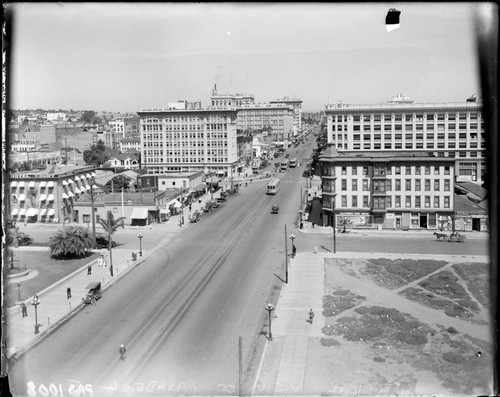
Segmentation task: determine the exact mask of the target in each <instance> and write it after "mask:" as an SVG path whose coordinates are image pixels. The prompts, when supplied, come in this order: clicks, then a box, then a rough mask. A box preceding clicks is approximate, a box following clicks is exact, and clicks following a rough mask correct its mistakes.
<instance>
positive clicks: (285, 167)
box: [280, 159, 290, 171]
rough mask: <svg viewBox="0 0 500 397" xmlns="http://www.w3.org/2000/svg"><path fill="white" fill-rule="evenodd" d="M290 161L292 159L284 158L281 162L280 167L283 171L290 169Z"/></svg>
mask: <svg viewBox="0 0 500 397" xmlns="http://www.w3.org/2000/svg"><path fill="white" fill-rule="evenodd" d="M289 163H290V160H288V159H284V160H283V161H282V162H281V164H280V169H281V170H282V171H286V170H287V169H288V164H289Z"/></svg>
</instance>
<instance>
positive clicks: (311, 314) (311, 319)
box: [309, 309, 314, 324]
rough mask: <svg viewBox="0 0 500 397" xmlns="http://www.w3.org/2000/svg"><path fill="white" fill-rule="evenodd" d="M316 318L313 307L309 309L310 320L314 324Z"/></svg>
mask: <svg viewBox="0 0 500 397" xmlns="http://www.w3.org/2000/svg"><path fill="white" fill-rule="evenodd" d="M313 319H314V312H313V309H311V310H309V322H310V323H311V324H312V323H313Z"/></svg>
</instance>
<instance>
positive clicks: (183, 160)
mask: <svg viewBox="0 0 500 397" xmlns="http://www.w3.org/2000/svg"><path fill="white" fill-rule="evenodd" d="M227 162H228V159H227V157H213V158H212V157H207V158H206V159H205V158H203V157H198V158H196V157H191V158H190V157H184V158H180V157H167V158H162V157H148V158H146V160H145V164H151V163H159V164H161V163H199V164H203V163H227Z"/></svg>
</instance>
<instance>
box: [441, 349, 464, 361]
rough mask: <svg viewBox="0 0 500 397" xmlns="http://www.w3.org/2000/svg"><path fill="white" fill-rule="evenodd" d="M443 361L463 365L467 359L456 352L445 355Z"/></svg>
mask: <svg viewBox="0 0 500 397" xmlns="http://www.w3.org/2000/svg"><path fill="white" fill-rule="evenodd" d="M443 359H444V360H445V361H448V362H450V363H453V364H461V363H463V362H464V361H465V359H464V358H463V357H462V356H461V355H460V354H458V353H455V352H446V353H444V354H443Z"/></svg>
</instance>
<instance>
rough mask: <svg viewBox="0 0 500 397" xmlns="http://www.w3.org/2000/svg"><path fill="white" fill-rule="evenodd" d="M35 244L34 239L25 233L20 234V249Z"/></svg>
mask: <svg viewBox="0 0 500 397" xmlns="http://www.w3.org/2000/svg"><path fill="white" fill-rule="evenodd" d="M32 243H33V239H32V238H31V237H30V236H28V235H27V234H24V233H19V235H18V236H17V245H18V246H20V247H23V246H26V245H31V244H32Z"/></svg>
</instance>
